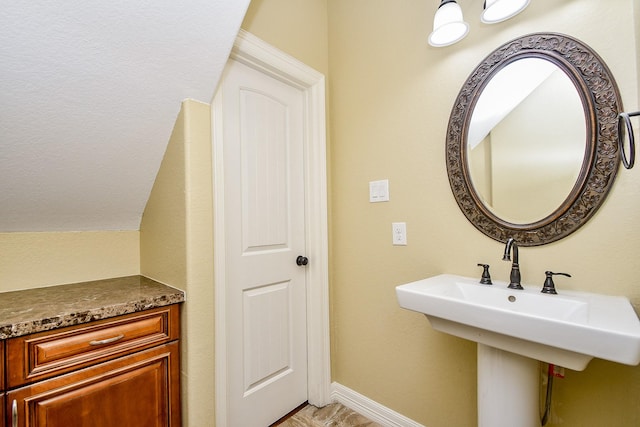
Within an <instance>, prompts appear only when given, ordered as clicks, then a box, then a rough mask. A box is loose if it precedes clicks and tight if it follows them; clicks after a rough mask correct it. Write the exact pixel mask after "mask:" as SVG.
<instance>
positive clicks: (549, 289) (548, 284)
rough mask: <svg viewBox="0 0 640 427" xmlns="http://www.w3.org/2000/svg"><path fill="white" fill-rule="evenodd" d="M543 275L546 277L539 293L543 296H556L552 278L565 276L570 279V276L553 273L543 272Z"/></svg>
mask: <svg viewBox="0 0 640 427" xmlns="http://www.w3.org/2000/svg"><path fill="white" fill-rule="evenodd" d="M544 274H545V275H546V276H547V277H546V278H545V279H544V285H543V286H542V290H541V291H540V292H542V293H543V294H554V295H555V294H557V293H558V292H556V285H555V284H554V283H553V276H558V275H562V276H567V277H571V275H570V274H567V273H554V272H553V271H545V272H544Z"/></svg>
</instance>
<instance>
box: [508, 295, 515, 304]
mask: <svg viewBox="0 0 640 427" xmlns="http://www.w3.org/2000/svg"><path fill="white" fill-rule="evenodd" d="M508 300H509V302H515V300H516V297H514V296H513V295H509V298H508Z"/></svg>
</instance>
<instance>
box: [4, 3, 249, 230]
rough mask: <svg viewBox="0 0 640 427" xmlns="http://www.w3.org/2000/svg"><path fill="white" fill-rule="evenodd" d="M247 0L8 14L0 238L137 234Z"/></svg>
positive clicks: (45, 8)
mask: <svg viewBox="0 0 640 427" xmlns="http://www.w3.org/2000/svg"><path fill="white" fill-rule="evenodd" d="M248 4H249V0H185V1H175V0H153V1H145V0H109V1H104V0H82V1H77V0H66V1H62V2H59V1H50V0H30V1H26V2H23V1H15V2H12V1H9V2H3V5H2V12H1V13H0V232H11V231H85V230H137V229H138V228H139V225H140V219H141V217H142V213H143V211H144V207H145V205H146V202H147V199H148V197H149V193H150V191H151V188H152V186H153V182H154V180H155V177H156V174H157V171H158V168H159V166H160V162H161V160H162V156H163V154H164V150H165V148H166V145H167V142H168V139H169V136H170V134H171V130H172V128H173V124H174V122H175V119H176V117H177V114H178V112H179V110H180V103H181V101H183V100H184V99H186V98H193V99H197V100H200V101H203V102H207V103H208V102H210V101H211V98H212V96H213V94H214V91H215V88H216V84H217V82H218V79H219V77H220V74H221V72H222V69H223V67H224V64H225V63H226V60H227V57H228V55H229V52H230V50H231V46H232V44H233V41H234V39H235V36H236V34H237V32H238V29H239V28H240V24H241V22H242V19H243V17H244V14H245V12H246V9H247V6H248Z"/></svg>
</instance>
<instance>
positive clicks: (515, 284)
mask: <svg viewBox="0 0 640 427" xmlns="http://www.w3.org/2000/svg"><path fill="white" fill-rule="evenodd" d="M512 251H513V262H512V263H511V275H510V277H509V279H510V280H509V286H508V288H509V289H524V288H523V287H522V285H521V284H520V264H519V259H518V244H517V243H516V240H515V239H514V238H513V237H509V239H508V240H507V243H506V245H505V246H504V256H503V257H502V260H503V261H511V252H512Z"/></svg>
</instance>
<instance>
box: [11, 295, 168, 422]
mask: <svg viewBox="0 0 640 427" xmlns="http://www.w3.org/2000/svg"><path fill="white" fill-rule="evenodd" d="M179 328H180V326H179V306H178V305H170V306H166V307H161V308H157V309H152V310H147V311H142V312H138V313H133V314H129V315H124V316H119V317H114V318H112V319H107V320H103V321H97V322H91V323H86V324H83V325H77V326H72V327H68V328H63V329H57V330H54V331H49V332H42V333H38V334H33V335H27V336H24V337H18V338H12V339H9V340H7V342H6V346H7V348H6V351H7V366H8V369H7V379H6V382H7V391H6V402H5V408H6V410H7V411H8V412H9V413H6V414H5V417H4V419H5V420H7V426H11V427H25V426H34V427H35V426H43V427H44V426H47V427H69V426H79V427H84V426H87V427H88V426H91V427H126V426H132V427H134V426H135V427H179V426H180V394H179V393H180V388H179V387H180V386H179V375H180V356H179ZM14 402H16V404H17V415H18V423H17V426H13V425H11V420H10V419H11V414H10V412H11V407H12V405H13V404H14Z"/></svg>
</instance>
